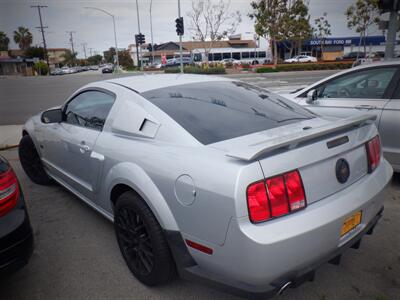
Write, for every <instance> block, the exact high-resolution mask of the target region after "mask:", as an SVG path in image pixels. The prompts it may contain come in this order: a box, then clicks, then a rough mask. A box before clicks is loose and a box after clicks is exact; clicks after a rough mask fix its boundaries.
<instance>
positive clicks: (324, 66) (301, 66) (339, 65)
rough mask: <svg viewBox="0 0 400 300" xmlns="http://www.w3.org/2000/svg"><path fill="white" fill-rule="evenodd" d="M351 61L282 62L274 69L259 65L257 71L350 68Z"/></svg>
mask: <svg viewBox="0 0 400 300" xmlns="http://www.w3.org/2000/svg"><path fill="white" fill-rule="evenodd" d="M351 66H352V63H323V64H284V65H277V66H276V68H275V69H273V68H272V66H271V67H260V68H257V69H256V72H257V73H270V72H282V71H310V70H337V69H348V68H351Z"/></svg>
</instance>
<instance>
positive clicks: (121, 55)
mask: <svg viewBox="0 0 400 300" xmlns="http://www.w3.org/2000/svg"><path fill="white" fill-rule="evenodd" d="M118 61H119V64H120V65H121V66H123V67H125V68H131V67H133V60H132V57H131V54H130V53H129V51H128V50H124V51H118Z"/></svg>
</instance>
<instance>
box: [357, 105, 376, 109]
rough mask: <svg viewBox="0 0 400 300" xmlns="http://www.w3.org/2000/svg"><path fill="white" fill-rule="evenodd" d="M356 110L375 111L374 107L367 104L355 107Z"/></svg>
mask: <svg viewBox="0 0 400 300" xmlns="http://www.w3.org/2000/svg"><path fill="white" fill-rule="evenodd" d="M355 108H356V109H359V110H361V109H366V110H372V109H377V107H376V106H375V105H368V104H361V105H356V106H355Z"/></svg>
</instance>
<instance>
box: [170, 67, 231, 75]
mask: <svg viewBox="0 0 400 300" xmlns="http://www.w3.org/2000/svg"><path fill="white" fill-rule="evenodd" d="M164 72H165V73H179V72H180V68H166V69H165V70H164ZM183 72H184V73H189V74H226V72H225V68H224V67H212V68H200V67H192V66H189V67H184V68H183Z"/></svg>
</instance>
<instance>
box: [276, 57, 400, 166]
mask: <svg viewBox="0 0 400 300" xmlns="http://www.w3.org/2000/svg"><path fill="white" fill-rule="evenodd" d="M284 96H285V97H288V98H289V99H291V100H293V101H295V102H297V103H298V104H301V105H303V106H305V107H307V108H309V109H311V110H312V111H315V112H316V113H318V114H321V115H327V116H335V117H349V116H351V115H354V114H357V113H363V114H365V113H367V114H372V115H374V116H376V126H377V127H378V129H379V133H380V136H381V139H382V147H383V153H384V155H385V158H386V159H387V160H388V161H389V162H390V163H391V164H392V166H393V168H394V170H395V171H396V172H400V130H399V128H400V61H397V62H379V63H372V64H366V65H362V66H359V67H356V68H353V69H350V70H346V71H343V72H340V73H337V74H335V75H333V76H330V77H328V78H325V79H323V80H321V81H318V82H317V83H315V84H312V85H310V86H308V87H306V88H304V89H301V90H298V91H296V92H294V93H292V94H289V95H284Z"/></svg>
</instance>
